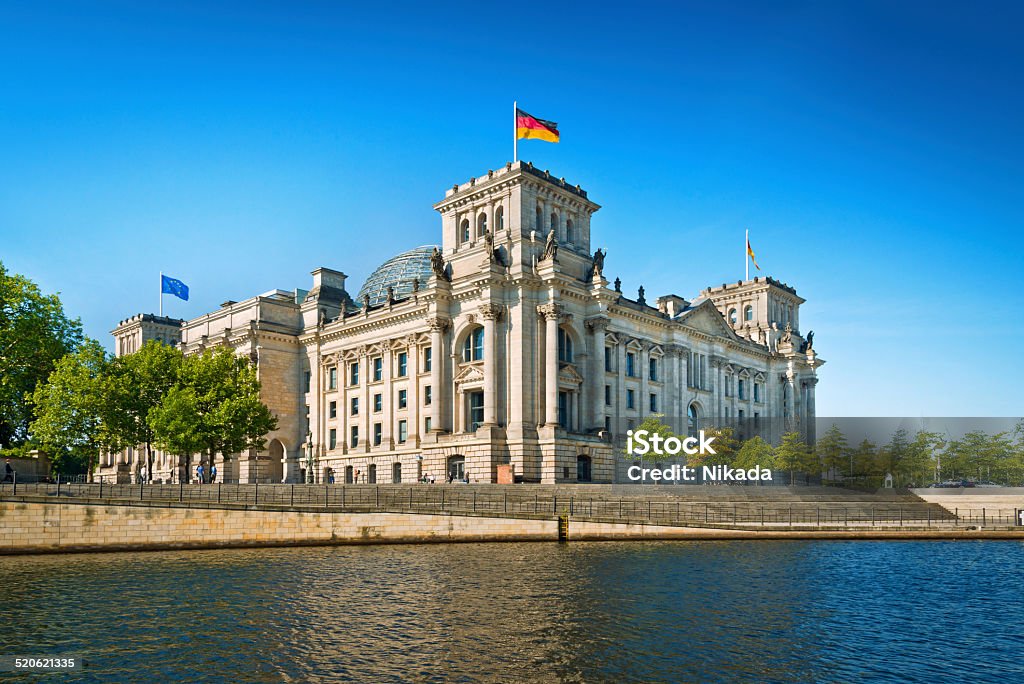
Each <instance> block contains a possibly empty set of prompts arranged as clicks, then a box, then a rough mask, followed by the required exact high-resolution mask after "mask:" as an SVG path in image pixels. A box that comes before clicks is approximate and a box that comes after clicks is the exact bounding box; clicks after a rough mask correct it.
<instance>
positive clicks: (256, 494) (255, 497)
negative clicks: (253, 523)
mask: <svg viewBox="0 0 1024 684" xmlns="http://www.w3.org/2000/svg"><path fill="white" fill-rule="evenodd" d="M259 503H260V483H259V482H257V483H256V486H255V487H253V493H252V505H253V506H258V505H259Z"/></svg>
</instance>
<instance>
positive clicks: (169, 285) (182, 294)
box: [160, 275, 188, 302]
mask: <svg viewBox="0 0 1024 684" xmlns="http://www.w3.org/2000/svg"><path fill="white" fill-rule="evenodd" d="M160 292H161V293H162V294H169V295H174V296H175V297H177V298H178V299H184V300H185V301H186V302H187V301H188V285H186V284H185V283H183V282H181V281H180V280H178V279H177V278H168V277H167V276H165V275H161V276H160Z"/></svg>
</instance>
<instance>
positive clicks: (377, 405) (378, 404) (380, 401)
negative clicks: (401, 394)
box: [373, 394, 384, 413]
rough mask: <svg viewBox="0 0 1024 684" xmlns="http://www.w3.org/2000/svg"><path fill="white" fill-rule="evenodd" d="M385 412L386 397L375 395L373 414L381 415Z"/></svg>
mask: <svg viewBox="0 0 1024 684" xmlns="http://www.w3.org/2000/svg"><path fill="white" fill-rule="evenodd" d="M383 410H384V395H383V394H374V395H373V412H374V413H380V412H381V411H383Z"/></svg>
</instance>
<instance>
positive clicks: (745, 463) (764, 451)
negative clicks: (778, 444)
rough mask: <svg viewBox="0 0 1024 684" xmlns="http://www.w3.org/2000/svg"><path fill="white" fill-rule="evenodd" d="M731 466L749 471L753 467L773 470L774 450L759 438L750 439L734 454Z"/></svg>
mask: <svg viewBox="0 0 1024 684" xmlns="http://www.w3.org/2000/svg"><path fill="white" fill-rule="evenodd" d="M732 464H733V466H735V467H737V468H743V469H744V470H749V469H750V468H753V467H755V466H761V467H762V468H768V469H769V470H770V469H772V468H775V450H774V449H773V448H772V445H771V444H769V443H768V442H766V441H764V440H763V439H761V436H760V435H758V436H756V437H751V438H750V439H748V440H747V441H745V442H743V446H741V447H740V450H739V451H738V452H737V453H736V458H735V459H733V463H732Z"/></svg>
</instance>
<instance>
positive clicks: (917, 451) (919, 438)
mask: <svg viewBox="0 0 1024 684" xmlns="http://www.w3.org/2000/svg"><path fill="white" fill-rule="evenodd" d="M944 446H945V444H944V440H943V438H942V436H941V435H940V434H938V433H937V432H929V431H927V430H918V432H917V434H916V435H914V441H912V442H911V443H910V444H909V445H908V446H907V450H906V454H905V456H904V459H903V462H902V463H901V464H900V470H899V476H900V478H901V479H902V480H903V481H905V482H906V483H907V484H910V483H916V484H922V483H924V482H927V481H929V480H932V479H934V474H935V463H936V461H935V454H936V453H937V452H938V451H940V450H941V449H942V448H943V447H944Z"/></svg>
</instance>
